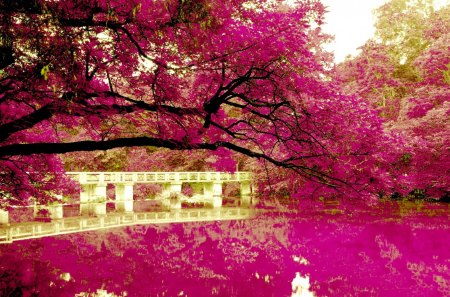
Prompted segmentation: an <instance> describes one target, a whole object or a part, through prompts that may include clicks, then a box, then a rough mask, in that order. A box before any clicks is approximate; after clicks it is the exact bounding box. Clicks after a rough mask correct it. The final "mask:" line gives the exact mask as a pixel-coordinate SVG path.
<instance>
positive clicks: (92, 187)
mask: <svg viewBox="0 0 450 297" xmlns="http://www.w3.org/2000/svg"><path fill="white" fill-rule="evenodd" d="M80 214H81V215H103V214H106V183H99V184H82V185H81V192H80Z"/></svg>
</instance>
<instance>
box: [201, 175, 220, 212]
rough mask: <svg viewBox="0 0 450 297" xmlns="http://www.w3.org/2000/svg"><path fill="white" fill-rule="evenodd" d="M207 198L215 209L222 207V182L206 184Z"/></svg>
mask: <svg viewBox="0 0 450 297" xmlns="http://www.w3.org/2000/svg"><path fill="white" fill-rule="evenodd" d="M204 191H205V196H206V197H207V199H209V201H210V202H209V203H208V204H209V206H212V207H213V208H218V207H222V182H216V181H215V182H212V183H207V184H205V187H204Z"/></svg>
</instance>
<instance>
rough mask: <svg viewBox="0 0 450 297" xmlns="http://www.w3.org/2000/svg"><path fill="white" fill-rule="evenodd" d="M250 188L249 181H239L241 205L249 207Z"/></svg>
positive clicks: (250, 199)
mask: <svg viewBox="0 0 450 297" xmlns="http://www.w3.org/2000/svg"><path fill="white" fill-rule="evenodd" d="M251 194H252V189H251V186H250V182H249V181H243V182H241V206H242V207H249V206H250V205H251V204H252V196H251Z"/></svg>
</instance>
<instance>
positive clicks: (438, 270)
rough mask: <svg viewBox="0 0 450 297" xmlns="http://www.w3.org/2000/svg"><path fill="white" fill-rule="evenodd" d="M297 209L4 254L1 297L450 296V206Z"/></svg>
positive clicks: (0, 254) (27, 245)
mask: <svg viewBox="0 0 450 297" xmlns="http://www.w3.org/2000/svg"><path fill="white" fill-rule="evenodd" d="M295 208H296V209H297V210H295V211H294V210H292V209H293V207H292V208H291V210H285V211H280V210H276V209H270V210H268V209H266V210H260V211H258V212H257V214H256V216H255V217H254V218H251V219H248V220H239V221H217V222H194V223H182V224H181V223H178V224H162V225H145V226H141V225H140V226H133V227H123V228H112V229H108V230H106V231H96V232H82V233H77V234H70V235H61V236H54V237H46V238H41V239H35V240H25V241H17V242H13V243H12V244H4V245H0V258H1V262H0V263H1V264H0V292H2V293H3V294H0V296H194V297H196V296H421V297H425V296H450V248H449V244H450V232H449V231H450V222H449V214H450V211H449V206H448V205H446V204H426V203H414V202H386V203H375V204H374V205H371V206H366V205H363V204H362V203H352V202H346V203H345V204H341V205H339V206H338V208H336V207H331V208H330V207H327V206H325V207H324V206H323V205H322V206H318V205H317V204H314V203H304V204H302V203H301V204H299V205H296V206H295ZM284 209H288V208H284Z"/></svg>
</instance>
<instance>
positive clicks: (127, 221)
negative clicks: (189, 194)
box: [0, 208, 253, 243]
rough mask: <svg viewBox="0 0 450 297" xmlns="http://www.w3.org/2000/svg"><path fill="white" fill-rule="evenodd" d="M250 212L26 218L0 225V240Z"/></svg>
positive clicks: (233, 216) (224, 210)
mask: <svg viewBox="0 0 450 297" xmlns="http://www.w3.org/2000/svg"><path fill="white" fill-rule="evenodd" d="M252 214H253V210H251V209H246V208H221V209H193V210H179V211H171V212H145V213H128V214H127V213H124V214H114V215H105V216H99V217H76V218H67V219H61V220H55V221H52V222H47V223H43V222H29V223H23V224H15V225H11V226H5V227H2V228H0V243H11V242H13V241H16V240H25V239H32V238H40V237H45V236H54V235H62V234H70V233H76V232H83V231H95V230H100V229H106V228H114V227H122V226H132V225H139V224H162V223H182V222H201V221H214V220H238V219H246V218H249V217H250V216H251V215H252Z"/></svg>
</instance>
